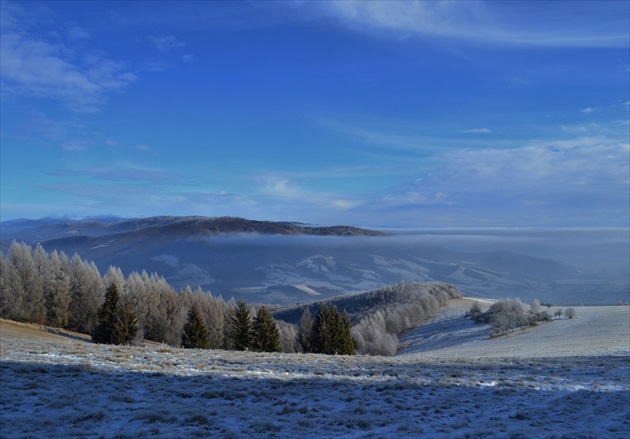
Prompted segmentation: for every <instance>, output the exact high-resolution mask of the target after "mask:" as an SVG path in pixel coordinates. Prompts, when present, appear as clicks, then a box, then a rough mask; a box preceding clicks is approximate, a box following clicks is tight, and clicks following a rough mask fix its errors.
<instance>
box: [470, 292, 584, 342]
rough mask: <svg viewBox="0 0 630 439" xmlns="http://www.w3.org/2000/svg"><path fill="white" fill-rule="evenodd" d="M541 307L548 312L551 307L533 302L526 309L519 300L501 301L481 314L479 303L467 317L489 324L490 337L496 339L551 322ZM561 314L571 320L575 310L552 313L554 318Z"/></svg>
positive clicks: (547, 313) (472, 307) (549, 315)
mask: <svg viewBox="0 0 630 439" xmlns="http://www.w3.org/2000/svg"><path fill="white" fill-rule="evenodd" d="M542 306H546V307H547V309H548V310H551V307H552V305H551V304H541V303H540V302H539V301H538V300H534V301H532V303H531V304H530V305H529V309H528V308H527V306H526V305H525V304H523V303H522V302H521V301H520V300H519V299H503V300H498V301H496V302H495V303H493V304H492V305H490V307H489V308H488V310H487V311H485V312H483V311H482V310H481V306H480V305H479V303H478V302H474V303H473V304H472V306H471V307H470V310H469V311H468V313H467V315H468V317H470V318H471V319H472V320H474V321H475V323H489V324H490V326H491V329H490V337H498V336H501V335H505V334H508V333H510V332H512V331H515V330H517V329H519V328H523V327H526V326H535V325H537V324H539V323H541V322H548V321H549V320H551V313H550V312H549V311H545V310H542ZM563 314H564V315H565V317H567V318H569V319H572V318H574V317H575V309H574V308H568V309H567V310H566V311H564V313H563V311H562V309H560V308H558V309H557V310H556V311H555V312H554V313H553V315H554V316H556V318H560V317H561V316H562V315H563Z"/></svg>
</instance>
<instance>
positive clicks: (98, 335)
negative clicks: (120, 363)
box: [92, 284, 120, 344]
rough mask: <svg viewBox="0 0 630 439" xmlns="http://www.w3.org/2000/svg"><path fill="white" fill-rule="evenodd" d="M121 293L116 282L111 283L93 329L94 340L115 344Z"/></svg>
mask: <svg viewBox="0 0 630 439" xmlns="http://www.w3.org/2000/svg"><path fill="white" fill-rule="evenodd" d="M119 300H120V293H119V292H118V287H117V286H116V284H111V285H110V286H109V288H107V291H106V292H105V302H103V304H102V305H101V307H100V308H99V309H98V313H97V315H98V322H97V325H96V327H95V328H94V330H93V331H92V340H93V341H94V342H95V343H102V344H115V343H116V342H117V341H118V340H117V334H116V333H117V328H116V325H117V324H118V316H117V310H118V301H119Z"/></svg>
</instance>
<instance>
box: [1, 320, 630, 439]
mask: <svg viewBox="0 0 630 439" xmlns="http://www.w3.org/2000/svg"><path fill="white" fill-rule="evenodd" d="M578 317H579V314H578ZM0 334H1V338H0V347H1V349H2V351H1V352H2V362H1V369H0V373H1V375H0V377H1V391H0V436H1V437H3V438H28V437H33V438H39V437H58V438H62V437H63V438H66V437H77V438H100V437H106V438H110V437H111V438H136V437H178V438H179V437H225V438H254V437H256V438H259V437H270V438H273V437H277V438H285V437H300V438H326V437H335V438H338V437H347V438H379V437H385V438H390V437H391V438H394V437H396V438H397V437H422V438H444V437H448V438H459V437H461V438H489V437H496V438H531V437H537V438H552V437H555V438H561V437H567V438H590V437H592V438H627V437H628V433H629V432H630V376H629V373H630V372H629V371H630V361H629V360H630V359H629V357H628V355H627V354H625V355H624V354H619V355H597V356H594V355H577V356H559V357H544V356H530V357H527V358H525V357H520V358H519V357H518V356H514V357H494V358H491V356H489V357H481V358H457V357H455V356H446V357H445V358H440V357H439V356H435V355H434V356H425V355H418V354H410V355H402V356H398V357H359V356H356V357H327V356H322V355H311V354H255V353H239V352H226V351H207V350H184V349H177V348H171V347H168V346H162V345H155V344H153V345H148V346H145V347H128V346H102V345H94V344H92V343H91V342H90V341H89V340H88V339H86V338H84V337H81V336H78V335H76V334H70V333H60V334H51V333H50V332H45V331H40V330H39V329H38V328H37V327H35V326H28V325H19V324H14V323H12V322H7V321H2V322H0ZM620 349H621V351H623V346H622V347H621V348H620Z"/></svg>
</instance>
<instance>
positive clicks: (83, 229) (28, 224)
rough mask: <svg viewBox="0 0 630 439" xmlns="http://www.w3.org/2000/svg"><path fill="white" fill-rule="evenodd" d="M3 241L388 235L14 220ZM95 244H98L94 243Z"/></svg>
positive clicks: (260, 226)
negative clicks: (246, 234) (237, 235)
mask: <svg viewBox="0 0 630 439" xmlns="http://www.w3.org/2000/svg"><path fill="white" fill-rule="evenodd" d="M1 226H2V229H3V236H2V240H3V241H5V240H6V239H7V238H10V239H19V240H24V241H26V242H29V243H42V244H44V243H46V242H50V241H54V240H60V239H65V238H68V237H70V236H71V237H73V238H75V240H76V236H85V237H88V238H100V237H104V236H110V235H111V237H113V238H115V239H124V238H126V236H125V235H127V234H130V236H129V238H133V239H143V238H146V239H148V238H160V237H161V238H164V237H168V238H171V239H172V238H175V237H210V236H216V235H221V234H234V233H257V234H261V235H314V236H385V235H386V234H385V233H383V232H379V231H375V230H368V229H362V228H359V227H352V226H344V225H338V226H310V225H306V224H302V223H296V222H275V221H257V220H250V219H245V218H240V217H230V216H221V217H205V216H154V217H148V218H132V219H128V218H114V217H107V218H104V219H99V218H90V219H84V220H69V219H68V218H59V219H58V220H57V221H55V219H54V218H45V219H42V220H12V221H5V222H2V223H1ZM95 242H96V241H95Z"/></svg>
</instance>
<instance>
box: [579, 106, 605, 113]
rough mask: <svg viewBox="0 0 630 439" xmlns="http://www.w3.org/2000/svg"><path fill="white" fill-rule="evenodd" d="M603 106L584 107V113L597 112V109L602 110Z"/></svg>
mask: <svg viewBox="0 0 630 439" xmlns="http://www.w3.org/2000/svg"><path fill="white" fill-rule="evenodd" d="M600 110H601V108H600V107H586V108H583V109H582V113H584V114H591V113H595V112H596V111H600Z"/></svg>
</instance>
